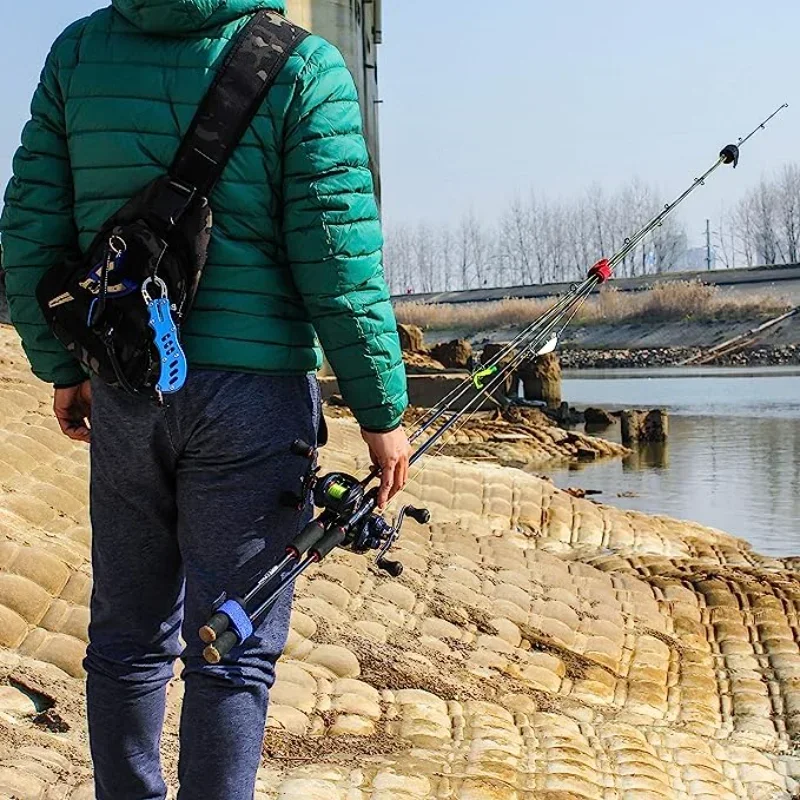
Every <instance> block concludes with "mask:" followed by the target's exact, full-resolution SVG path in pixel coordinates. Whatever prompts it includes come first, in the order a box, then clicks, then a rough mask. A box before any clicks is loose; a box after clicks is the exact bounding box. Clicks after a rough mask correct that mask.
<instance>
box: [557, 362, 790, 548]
mask: <svg viewBox="0 0 800 800" xmlns="http://www.w3.org/2000/svg"><path fill="white" fill-rule="evenodd" d="M563 393H564V398H565V399H566V400H568V401H569V402H570V403H571V404H573V405H577V406H579V407H584V406H587V405H594V406H600V407H602V408H606V409H609V410H614V409H617V408H649V407H663V408H667V409H668V410H669V412H670V428H669V433H670V436H669V442H668V443H667V444H666V445H663V446H661V445H655V446H654V445H650V446H643V447H640V448H638V449H637V450H636V451H635V452H634V454H633V456H631V457H630V458H627V459H625V460H624V461H623V462H620V461H618V460H617V461H606V462H600V463H598V464H590V465H586V466H583V465H581V466H579V467H577V468H571V469H570V468H563V469H556V470H551V471H550V473H549V474H550V475H551V477H552V478H553V480H554V481H555V482H556V484H557V485H558V486H560V487H562V488H566V487H569V486H574V487H580V488H584V489H599V490H602V492H603V493H602V494H601V495H598V496H597V498H596V499H597V500H599V501H600V502H603V503H609V504H611V505H616V506H620V507H622V508H630V509H637V510H640V511H646V512H648V513H654V514H667V515H668V516H671V517H677V518H678V519H690V520H695V521H697V522H701V523H703V524H705V525H710V526H712V527H715V528H720V529H722V530H724V531H727V532H728V533H731V534H733V535H735V536H740V537H742V538H745V539H747V540H748V541H750V542H751V543H752V544H753V546H754V548H755V549H756V550H757V551H759V552H762V553H765V554H771V555H784V556H785V555H798V554H800V370H798V369H797V368H794V369H792V368H787V369H782V368H763V369H753V370H745V371H742V370H736V369H720V368H703V369H697V368H677V369H676V368H670V369H654V370H646V371H644V370H604V371H600V370H598V371H584V372H580V371H575V372H567V373H565V381H564V390H563ZM600 435H602V436H605V437H606V438H609V439H613V440H615V441H619V435H620V434H619V424H618V423H617V424H616V425H615V426H614V427H613V428H609V429H608V430H607V431H604V432H602V433H601V434H600ZM620 494H623V495H624V494H630V495H633V496H627V497H626V496H622V497H620V496H619V495H620Z"/></svg>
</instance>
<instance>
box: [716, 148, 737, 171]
mask: <svg viewBox="0 0 800 800" xmlns="http://www.w3.org/2000/svg"><path fill="white" fill-rule="evenodd" d="M719 157H720V158H721V159H722V163H723V164H733V168H734V169H736V167H738V166H739V148H738V147H737V146H736V145H735V144H729V145H726V146H725V147H723V148H722V150H721V151H720V154H719Z"/></svg>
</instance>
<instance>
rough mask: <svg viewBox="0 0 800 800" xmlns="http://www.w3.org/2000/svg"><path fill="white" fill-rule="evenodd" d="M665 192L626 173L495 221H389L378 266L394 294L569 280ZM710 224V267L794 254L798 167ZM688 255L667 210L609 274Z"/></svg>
mask: <svg viewBox="0 0 800 800" xmlns="http://www.w3.org/2000/svg"><path fill="white" fill-rule="evenodd" d="M664 201H665V198H664V197H663V196H660V195H659V193H658V192H657V191H656V190H655V189H654V188H653V187H649V186H647V185H645V184H642V183H641V182H640V181H632V182H631V183H630V184H628V185H627V186H625V187H623V188H622V189H621V190H620V191H618V192H616V193H613V194H609V193H607V192H605V191H604V190H603V189H602V188H600V187H594V188H592V189H590V190H589V191H588V192H586V193H585V194H584V195H583V196H581V197H579V198H575V199H571V200H565V201H554V200H552V199H548V198H543V197H541V196H539V195H537V194H536V193H535V192H531V193H530V194H529V195H528V196H526V197H517V198H515V199H514V200H513V201H512V202H510V203H509V204H508V206H507V207H506V208H505V209H504V210H502V211H501V213H500V215H499V218H497V219H494V220H492V219H486V218H481V217H478V216H477V215H476V214H474V213H470V214H467V215H466V216H465V217H464V218H463V219H462V220H461V221H460V222H458V223H456V224H454V225H451V226H441V227H434V226H432V225H430V224H428V223H426V222H422V223H419V224H417V225H408V224H406V225H397V226H389V227H388V228H387V231H386V253H385V260H386V274H387V277H388V278H389V281H390V283H391V286H392V290H393V292H394V293H396V294H403V293H405V292H407V291H409V290H411V291H413V292H415V293H417V292H437V291H447V290H450V291H452V290H457V289H473V288H480V287H481V286H514V285H524V284H528V285H530V284H540V283H553V282H559V281H569V280H574V279H577V278H580V277H583V275H585V274H586V268H587V267H589V266H591V265H592V264H593V263H595V262H596V261H597V260H599V259H600V258H603V257H608V256H610V255H612V254H613V253H614V252H616V251H617V250H618V249H619V248H620V247H621V246H622V244H623V243H624V241H625V238H626V237H628V236H631V235H632V234H633V233H634V232H635V231H637V230H638V229H639V228H640V227H641V226H642V225H643V224H644V223H645V222H646V221H647V220H648V219H650V218H652V217H653V216H655V215H656V214H657V213H658V212H659V211H660V210H661V209H663V208H664ZM713 227H714V228H715V230H714V233H713V252H712V259H713V263H714V264H715V266H716V267H717V268H720V267H723V268H733V267H737V266H738V267H744V266H756V265H762V264H787V263H788V264H792V263H798V261H800V166H798V165H797V164H788V165H786V166H784V167H783V168H782V169H781V170H780V171H778V172H777V173H776V174H775V175H773V176H772V177H771V178H763V179H762V180H761V182H760V184H759V185H758V186H757V187H755V188H754V189H752V190H750V191H749V192H748V193H747V194H746V195H745V197H744V198H743V199H742V200H741V201H740V202H739V203H738V204H737V205H736V206H735V207H734V208H733V210H732V211H731V212H729V213H727V214H725V215H724V216H723V218H722V219H720V220H718V221H715V224H714V226H713ZM689 254H690V251H688V236H687V232H686V228H685V226H684V224H683V223H682V222H681V221H680V220H679V219H678V218H677V217H669V218H668V220H667V221H666V222H665V223H664V225H663V226H662V227H661V228H658V229H657V230H656V231H655V232H654V233H653V234H651V235H650V236H649V237H647V239H646V240H645V241H643V242H642V243H641V244H640V245H639V246H638V247H637V248H636V249H635V250H634V252H633V253H632V254H631V255H630V256H629V257H628V258H627V259H626V260H625V262H624V263H623V264H621V265H620V267H619V268H618V270H617V275H618V277H632V276H634V275H652V274H659V273H662V272H670V271H674V270H676V269H697V265H696V264H692V263H690V261H689V260H688V256H689Z"/></svg>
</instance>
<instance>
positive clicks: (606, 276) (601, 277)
mask: <svg viewBox="0 0 800 800" xmlns="http://www.w3.org/2000/svg"><path fill="white" fill-rule="evenodd" d="M589 277H590V278H597V280H598V281H599V282H600V283H605V282H606V281H609V280H611V266H610V265H609V263H608V259H607V258H604V259H603V260H602V261H598V262H597V263H596V264H595V265H594V266H593V267H592V268H591V269H590V270H589Z"/></svg>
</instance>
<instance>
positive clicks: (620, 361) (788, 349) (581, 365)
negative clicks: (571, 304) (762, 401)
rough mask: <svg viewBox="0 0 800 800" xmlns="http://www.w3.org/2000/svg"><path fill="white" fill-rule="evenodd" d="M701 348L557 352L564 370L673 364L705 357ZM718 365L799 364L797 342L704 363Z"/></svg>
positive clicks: (799, 346)
mask: <svg viewBox="0 0 800 800" xmlns="http://www.w3.org/2000/svg"><path fill="white" fill-rule="evenodd" d="M707 355H708V350H707V349H706V348H703V347H647V348H638V349H633V348H624V349H608V350H597V349H591V350H590V349H576V348H573V347H565V348H564V349H563V350H562V351H561V352H560V353H559V357H560V360H561V366H562V368H564V369H632V368H641V369H648V368H653V367H674V366H677V365H679V364H681V363H683V362H684V361H687V360H689V359H696V358H704V359H705V357H706V356H707ZM705 363H707V365H709V366H717V367H777V366H795V365H800V344H786V345H780V346H765V345H758V346H755V347H749V348H746V349H744V350H741V351H739V352H735V353H729V354H727V355H723V356H719V357H717V358H712V359H711V360H709V361H707V362H705Z"/></svg>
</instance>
